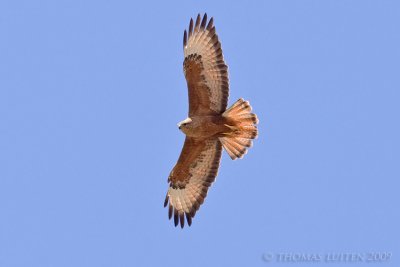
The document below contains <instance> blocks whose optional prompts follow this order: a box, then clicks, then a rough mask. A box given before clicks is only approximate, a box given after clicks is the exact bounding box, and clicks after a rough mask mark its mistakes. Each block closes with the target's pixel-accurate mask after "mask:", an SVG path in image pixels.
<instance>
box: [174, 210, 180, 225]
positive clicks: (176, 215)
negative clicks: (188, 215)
mask: <svg viewBox="0 0 400 267" xmlns="http://www.w3.org/2000/svg"><path fill="white" fill-rule="evenodd" d="M178 223H179V216H178V212H177V211H176V209H175V211H174V224H175V227H177V226H178Z"/></svg>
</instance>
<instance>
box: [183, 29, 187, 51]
mask: <svg viewBox="0 0 400 267" xmlns="http://www.w3.org/2000/svg"><path fill="white" fill-rule="evenodd" d="M186 44H187V32H186V30H185V31H184V33H183V47H185V46H186Z"/></svg>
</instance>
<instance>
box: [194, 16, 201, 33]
mask: <svg viewBox="0 0 400 267" xmlns="http://www.w3.org/2000/svg"><path fill="white" fill-rule="evenodd" d="M200 19H201V17H200V13H199V14H197V18H196V25H195V26H194V27H195V30H196V31H197V30H198V29H199V25H200Z"/></svg>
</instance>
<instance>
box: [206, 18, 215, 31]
mask: <svg viewBox="0 0 400 267" xmlns="http://www.w3.org/2000/svg"><path fill="white" fill-rule="evenodd" d="M213 24H214V18H213V17H211V19H210V21H209V22H208V25H207V30H210V29H211V28H212V26H213Z"/></svg>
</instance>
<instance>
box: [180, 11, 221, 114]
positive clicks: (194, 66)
mask: <svg viewBox="0 0 400 267" xmlns="http://www.w3.org/2000/svg"><path fill="white" fill-rule="evenodd" d="M200 20H201V18H200V14H199V15H198V16H197V19H196V23H195V24H194V25H193V19H191V20H190V24H189V33H187V32H186V30H185V32H184V35H183V51H184V56H185V60H184V62H183V71H184V73H185V77H186V81H187V86H188V91H189V117H191V116H193V115H215V114H221V113H222V112H224V111H225V109H226V106H227V104H228V95H229V78H228V66H227V65H226V64H225V62H224V57H223V55H222V49H221V43H220V42H219V40H218V36H217V34H216V33H215V27H214V26H213V18H211V19H210V21H209V22H208V24H207V14H204V17H203V19H202V20H201V22H200ZM206 24H207V26H206Z"/></svg>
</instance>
